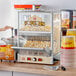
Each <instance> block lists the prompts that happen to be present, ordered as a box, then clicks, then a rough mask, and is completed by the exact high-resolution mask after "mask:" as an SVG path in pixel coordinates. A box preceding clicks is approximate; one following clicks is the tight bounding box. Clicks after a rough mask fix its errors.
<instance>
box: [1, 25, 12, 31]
mask: <svg viewBox="0 0 76 76" xmlns="http://www.w3.org/2000/svg"><path fill="white" fill-rule="evenodd" d="M12 28H13V27H11V26H5V27H4V28H0V31H6V30H8V29H12Z"/></svg>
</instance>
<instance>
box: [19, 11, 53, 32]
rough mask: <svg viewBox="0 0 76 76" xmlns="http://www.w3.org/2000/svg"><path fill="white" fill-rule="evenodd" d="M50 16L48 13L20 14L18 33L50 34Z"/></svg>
mask: <svg viewBox="0 0 76 76" xmlns="http://www.w3.org/2000/svg"><path fill="white" fill-rule="evenodd" d="M51 25H52V24H51V14H50V13H48V12H20V13H19V29H20V31H44V32H51Z"/></svg>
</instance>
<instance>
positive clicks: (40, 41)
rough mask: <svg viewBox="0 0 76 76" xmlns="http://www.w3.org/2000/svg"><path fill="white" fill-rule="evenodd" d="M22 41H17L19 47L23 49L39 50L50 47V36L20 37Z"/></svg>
mask: <svg viewBox="0 0 76 76" xmlns="http://www.w3.org/2000/svg"><path fill="white" fill-rule="evenodd" d="M21 37H22V39H23V40H20V41H19V47H25V48H41V49H46V48H50V47H51V38H50V36H48V37H47V36H21Z"/></svg>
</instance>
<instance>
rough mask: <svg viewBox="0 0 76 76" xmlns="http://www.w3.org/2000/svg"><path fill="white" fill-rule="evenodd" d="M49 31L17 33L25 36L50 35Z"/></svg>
mask: <svg viewBox="0 0 76 76" xmlns="http://www.w3.org/2000/svg"><path fill="white" fill-rule="evenodd" d="M51 34H52V33H51V32H39V31H19V35H25V36H50V35H51Z"/></svg>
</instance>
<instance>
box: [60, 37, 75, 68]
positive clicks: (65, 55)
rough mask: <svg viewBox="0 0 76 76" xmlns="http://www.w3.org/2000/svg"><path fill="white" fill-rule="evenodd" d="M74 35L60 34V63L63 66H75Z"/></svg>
mask: <svg viewBox="0 0 76 76" xmlns="http://www.w3.org/2000/svg"><path fill="white" fill-rule="evenodd" d="M74 42H75V37H74V36H62V43H61V55H60V65H61V66H64V67H67V68H68V67H72V68H74V67H75V66H76V60H75V59H76V49H75V43H74Z"/></svg>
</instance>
